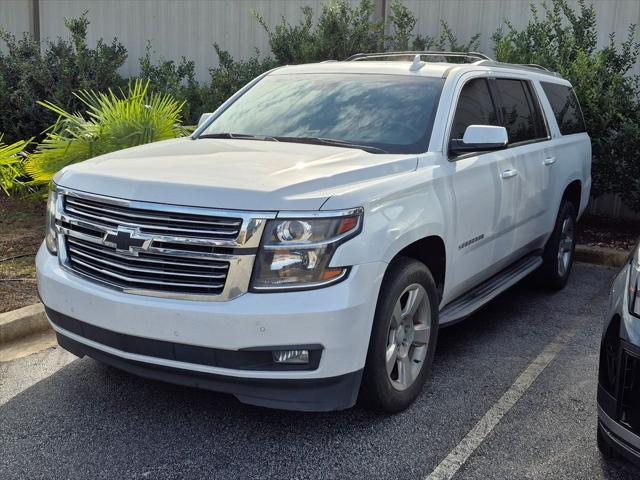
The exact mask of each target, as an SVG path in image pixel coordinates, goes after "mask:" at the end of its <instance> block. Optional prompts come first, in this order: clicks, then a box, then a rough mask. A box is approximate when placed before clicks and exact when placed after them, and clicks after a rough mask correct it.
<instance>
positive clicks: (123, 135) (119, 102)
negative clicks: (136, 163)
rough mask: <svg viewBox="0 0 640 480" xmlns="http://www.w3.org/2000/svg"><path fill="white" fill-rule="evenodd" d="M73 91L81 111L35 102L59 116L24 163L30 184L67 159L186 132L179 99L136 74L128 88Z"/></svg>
mask: <svg viewBox="0 0 640 480" xmlns="http://www.w3.org/2000/svg"><path fill="white" fill-rule="evenodd" d="M74 95H75V96H76V98H77V99H78V101H79V102H81V103H82V104H83V105H84V109H86V113H85V114H82V113H78V112H75V113H70V112H68V111H66V110H64V109H63V108H62V107H60V106H58V105H55V104H53V103H51V102H39V103H40V105H42V106H43V107H46V108H47V109H48V110H50V111H52V112H54V113H55V114H57V115H59V117H58V120H57V121H56V123H55V124H54V125H53V126H52V128H51V130H50V131H49V132H48V133H47V137H46V138H45V139H44V140H43V141H42V142H41V143H40V144H39V145H38V147H37V148H36V151H35V153H33V154H32V155H30V156H29V159H28V161H27V163H26V165H25V171H26V172H27V173H28V174H29V175H30V176H31V178H32V179H33V180H32V182H31V184H32V185H34V186H40V185H46V184H48V183H49V182H50V181H51V179H52V177H53V175H54V174H55V173H56V172H57V171H58V170H60V169H62V168H63V167H65V166H67V165H70V164H72V163H77V162H80V161H82V160H86V159H88V158H91V157H95V156H97V155H102V154H105V153H109V152H113V151H116V150H120V149H123V148H128V147H134V146H136V145H142V144H145V143H150V142H155V141H158V140H166V139H169V138H176V137H180V136H183V135H185V134H186V133H187V131H186V130H185V128H183V127H182V125H181V116H180V112H181V110H182V107H183V106H184V103H179V102H177V101H176V100H174V99H173V98H172V97H171V96H170V95H168V94H159V93H151V92H150V91H149V83H148V82H143V81H141V80H137V81H135V82H134V83H132V84H130V85H129V88H128V90H127V92H124V91H122V90H120V91H119V92H118V93H117V94H116V93H114V92H113V91H111V90H109V92H108V93H101V92H94V91H91V90H82V91H80V92H77V93H74Z"/></svg>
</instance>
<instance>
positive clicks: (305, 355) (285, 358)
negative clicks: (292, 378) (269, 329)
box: [273, 350, 309, 363]
mask: <svg viewBox="0 0 640 480" xmlns="http://www.w3.org/2000/svg"><path fill="white" fill-rule="evenodd" d="M273 361H274V362H276V363H309V350H276V351H275V352H273Z"/></svg>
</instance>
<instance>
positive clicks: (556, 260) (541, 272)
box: [535, 200, 577, 290]
mask: <svg viewBox="0 0 640 480" xmlns="http://www.w3.org/2000/svg"><path fill="white" fill-rule="evenodd" d="M576 218H577V212H576V207H575V206H574V205H573V203H572V202H570V201H568V200H563V201H562V203H561V204H560V209H559V210H558V216H557V218H556V224H555V226H554V229H553V232H552V233H551V237H549V240H548V241H547V244H546V245H545V247H544V252H543V254H542V265H541V266H540V268H539V269H538V271H537V272H536V276H535V278H536V281H537V283H538V284H539V285H540V286H542V287H544V288H547V289H549V290H561V289H562V288H564V286H565V285H566V284H567V281H568V280H569V275H570V274H571V267H573V260H574V256H575V249H576ZM561 248H562V250H561Z"/></svg>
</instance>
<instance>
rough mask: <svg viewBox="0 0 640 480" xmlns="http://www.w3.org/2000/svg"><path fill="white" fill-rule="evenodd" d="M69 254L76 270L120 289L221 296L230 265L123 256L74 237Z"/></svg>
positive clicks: (110, 249)
mask: <svg viewBox="0 0 640 480" xmlns="http://www.w3.org/2000/svg"><path fill="white" fill-rule="evenodd" d="M67 255H68V257H69V262H70V265H71V267H72V268H73V269H75V270H78V271H80V272H83V273H85V274H87V275H89V276H92V277H96V278H97V279H100V280H103V281H105V282H108V283H111V284H114V285H117V286H120V287H133V288H150V289H154V290H164V291H173V292H182V293H192V294H209V295H219V294H220V293H221V292H222V289H223V288H224V282H225V280H226V278H227V271H228V270H229V262H221V261H216V260H204V261H199V260H193V261H191V262H188V261H187V260H186V259H185V260H182V259H180V257H170V256H166V255H156V254H145V253H142V252H141V253H139V254H138V255H137V256H125V255H120V254H118V253H117V252H116V251H115V249H114V248H109V247H104V246H98V245H96V244H93V243H90V242H86V241H82V240H79V239H76V238H73V237H70V238H69V239H67ZM176 260H178V261H176Z"/></svg>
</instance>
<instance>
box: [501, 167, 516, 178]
mask: <svg viewBox="0 0 640 480" xmlns="http://www.w3.org/2000/svg"><path fill="white" fill-rule="evenodd" d="M516 175H518V170H514V169H510V170H505V171H504V172H502V173H501V174H500V178H511V177H515V176H516Z"/></svg>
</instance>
